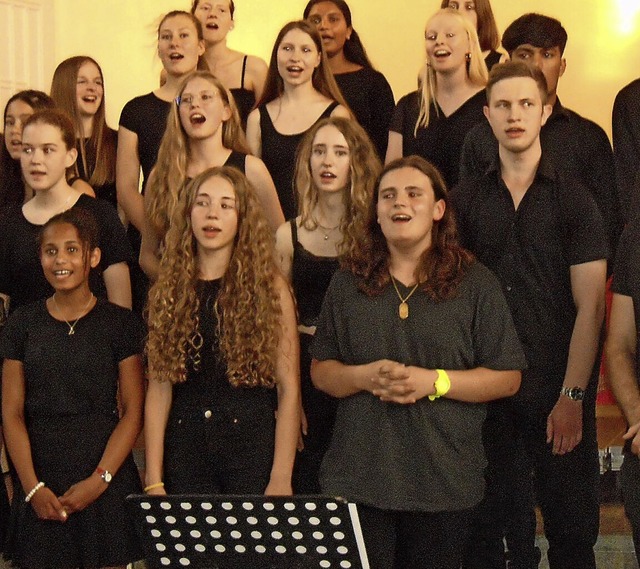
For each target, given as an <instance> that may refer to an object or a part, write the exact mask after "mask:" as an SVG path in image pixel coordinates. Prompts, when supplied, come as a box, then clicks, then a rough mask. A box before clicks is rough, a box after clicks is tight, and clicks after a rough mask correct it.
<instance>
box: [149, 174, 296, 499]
mask: <svg viewBox="0 0 640 569" xmlns="http://www.w3.org/2000/svg"><path fill="white" fill-rule="evenodd" d="M272 239H273V238H272V234H271V232H270V230H269V227H268V225H267V223H266V221H265V219H264V216H263V214H262V212H261V208H260V206H259V204H258V201H257V198H256V196H255V192H254V190H253V188H252V187H251V184H250V183H249V182H248V181H247V179H246V177H245V176H244V175H243V174H241V173H240V172H239V171H238V170H237V169H236V168H232V167H229V166H222V167H219V168H212V169H209V170H206V171H205V172H203V173H202V174H199V175H198V176H197V177H196V178H194V180H192V181H191V182H190V183H189V185H188V186H187V187H186V189H185V191H184V192H182V193H181V194H180V196H179V199H178V204H177V206H176V208H175V210H174V213H173V215H172V218H171V224H170V227H169V231H168V232H167V235H166V239H165V243H166V252H165V254H164V255H163V257H162V259H161V261H160V271H159V275H158V280H157V281H156V283H155V284H154V285H153V286H152V288H151V291H150V293H149V317H148V324H149V339H148V343H147V356H148V367H149V389H148V392H147V401H146V409H145V441H146V465H147V467H146V484H147V487H146V490H147V491H148V492H150V493H164V492H169V493H184V492H194V493H202V494H210V493H224V494H247V493H248V494H260V493H267V494H272V495H286V494H291V493H292V488H291V472H292V469H293V461H294V457H295V449H296V444H297V441H298V433H299V425H300V409H299V401H300V384H299V378H298V366H299V357H298V338H297V334H296V319H295V308H294V303H293V298H292V296H291V293H290V290H289V287H288V285H287V283H286V281H285V279H284V277H283V276H282V274H281V272H280V270H279V269H278V266H277V264H276V262H275V256H274V254H273V245H272ZM274 387H275V391H276V393H277V404H276V402H275V397H274V395H273V388H274ZM276 410H277V418H276V415H275V411H276Z"/></svg>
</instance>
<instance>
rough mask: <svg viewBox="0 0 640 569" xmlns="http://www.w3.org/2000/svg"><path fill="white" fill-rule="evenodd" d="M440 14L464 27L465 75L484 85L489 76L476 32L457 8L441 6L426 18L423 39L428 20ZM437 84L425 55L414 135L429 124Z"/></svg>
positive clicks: (479, 84)
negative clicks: (465, 35)
mask: <svg viewBox="0 0 640 569" xmlns="http://www.w3.org/2000/svg"><path fill="white" fill-rule="evenodd" d="M442 14H446V15H447V16H451V17H452V18H457V19H458V22H459V23H460V24H461V25H462V27H463V28H464V31H465V32H466V34H467V39H468V40H469V57H470V61H467V64H466V65H467V77H468V78H469V81H471V82H472V83H473V84H474V85H477V86H478V87H484V86H485V85H486V84H487V79H488V78H489V71H488V70H487V64H486V63H485V62H484V57H482V50H481V49H480V43H479V42H478V32H476V29H475V28H474V27H473V24H472V23H471V21H470V20H468V19H467V18H465V17H464V16H463V15H462V14H461V13H460V12H458V10H454V9H453V8H443V9H441V10H438V11H437V12H436V13H435V14H433V15H432V16H431V17H430V18H429V19H428V20H427V24H426V25H425V40H426V30H427V26H428V25H429V22H431V20H433V18H435V17H436V16H440V15H442ZM437 84H438V77H437V75H436V72H435V71H434V70H433V67H431V64H430V63H429V58H428V57H427V59H426V61H425V64H424V66H423V67H422V70H421V71H420V84H419V87H418V94H419V95H420V112H419V114H418V120H417V121H416V126H415V129H414V131H413V133H414V136H415V135H416V134H417V132H418V129H419V128H427V127H428V126H429V114H430V107H431V103H433V102H434V101H435V100H436V87H437ZM436 109H437V107H436Z"/></svg>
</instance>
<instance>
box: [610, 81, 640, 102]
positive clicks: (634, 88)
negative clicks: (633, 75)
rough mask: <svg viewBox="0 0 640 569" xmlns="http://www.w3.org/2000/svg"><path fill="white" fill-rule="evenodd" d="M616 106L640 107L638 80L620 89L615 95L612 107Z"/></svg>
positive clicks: (639, 85)
mask: <svg viewBox="0 0 640 569" xmlns="http://www.w3.org/2000/svg"><path fill="white" fill-rule="evenodd" d="M616 105H623V106H627V105H629V106H634V107H638V106H640V78H638V79H634V80H633V81H631V83H629V84H628V85H625V86H624V87H623V88H622V89H620V91H619V92H618V94H617V95H616V99H615V102H614V107H615V106H616Z"/></svg>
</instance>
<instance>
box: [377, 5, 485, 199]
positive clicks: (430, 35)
mask: <svg viewBox="0 0 640 569" xmlns="http://www.w3.org/2000/svg"><path fill="white" fill-rule="evenodd" d="M424 37H425V45H426V52H427V57H426V61H425V64H424V66H423V68H422V71H421V73H420V81H419V85H418V90H417V91H413V92H412V93H409V94H408V95H405V96H404V97H402V99H400V101H398V104H397V105H396V110H395V112H394V114H393V119H392V120H391V125H390V127H389V145H388V146H387V157H386V162H387V163H389V162H391V161H392V160H395V159H396V158H400V157H401V156H411V155H413V154H415V155H417V156H422V157H423V158H425V159H427V160H429V161H430V162H431V163H432V164H434V166H436V167H437V168H438V170H439V171H440V173H441V174H442V176H443V177H444V180H445V182H446V184H447V186H449V187H450V188H451V187H454V186H455V185H456V183H457V181H458V170H459V168H460V154H461V152H462V144H463V142H464V137H465V135H466V134H467V132H469V130H470V129H471V128H472V127H473V126H474V125H476V124H477V123H478V122H480V121H484V120H485V118H484V114H483V110H482V109H483V107H484V105H485V104H486V97H485V94H484V86H485V85H486V83H487V79H488V77H489V73H488V71H487V66H486V65H485V62H484V58H483V57H482V51H481V50H480V44H479V43H478V34H477V33H476V29H475V27H474V25H473V24H472V23H471V21H470V20H469V19H467V18H465V17H464V16H463V15H462V14H461V13H460V12H458V11H457V10H451V9H449V8H446V9H442V10H438V11H437V12H436V13H435V14H434V15H433V16H431V18H429V20H428V21H427V25H426V26H425V32H424Z"/></svg>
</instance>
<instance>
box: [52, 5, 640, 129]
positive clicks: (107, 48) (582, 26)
mask: <svg viewBox="0 0 640 569" xmlns="http://www.w3.org/2000/svg"><path fill="white" fill-rule="evenodd" d="M305 4H306V0H237V9H236V29H235V30H234V31H233V32H232V33H231V35H230V42H229V43H230V45H231V46H232V47H236V48H238V49H242V50H243V51H246V52H248V53H253V54H257V55H260V56H262V57H263V58H264V59H268V57H269V54H270V51H271V47H272V44H273V41H274V39H275V36H276V34H277V32H278V30H279V28H280V27H281V26H282V24H284V23H285V22H287V21H288V20H291V19H296V18H298V17H300V16H301V15H302V10H303V8H304V6H305ZM349 5H350V6H351V10H352V12H353V15H354V27H355V28H356V29H357V30H358V33H359V34H360V35H361V36H362V38H363V42H364V44H365V46H366V48H367V51H368V52H369V55H370V56H371V59H372V60H373V62H374V64H375V65H376V66H377V67H378V69H380V71H382V72H383V73H384V74H385V75H386V76H387V78H388V79H389V82H390V83H391V85H392V87H393V90H394V93H395V95H396V99H397V98H398V97H400V96H402V95H404V94H405V93H407V92H409V91H411V90H413V89H414V88H415V78H416V75H417V71H418V68H419V66H420V65H421V62H422V59H423V50H424V46H423V39H422V38H423V29H424V24H425V21H426V19H427V18H428V16H429V15H430V14H431V13H433V12H434V11H435V10H436V9H437V7H438V6H439V2H438V1H437V0H429V2H424V1H419V0H349ZM188 6H189V2H188V1H185V0H183V1H182V2H180V1H178V2H176V1H171V0H138V1H136V0H126V1H124V0H55V22H54V27H55V37H56V45H55V46H54V51H55V60H56V61H60V60H62V59H64V58H65V57H69V56H71V55H77V54H80V53H84V54H89V55H91V56H93V57H95V58H96V59H97V60H98V61H99V62H100V64H101V65H102V67H103V70H104V73H105V81H106V87H107V103H108V117H109V121H110V123H111V124H112V125H113V126H116V125H117V121H118V117H119V114H120V110H121V108H122V106H123V105H124V103H125V102H126V101H127V100H129V99H130V98H132V97H133V96H135V95H138V94H142V93H146V92H148V91H150V90H151V89H153V88H155V87H156V86H157V80H158V75H159V72H160V65H159V63H158V61H157V58H156V57H155V25H156V24H157V18H158V16H159V15H160V14H161V13H162V12H165V11H168V10H171V9H176V8H186V7H188ZM492 6H493V8H494V12H495V14H496V18H497V20H498V26H499V28H500V30H503V29H504V28H505V26H506V25H508V24H509V23H510V22H511V21H512V20H513V19H515V18H516V17H518V16H520V15H521V14H523V13H525V12H530V11H537V12H540V13H543V14H547V15H550V16H554V17H556V18H559V19H560V20H561V21H562V23H563V25H564V26H565V28H566V29H567V31H568V33H569V43H568V46H567V50H566V52H565V55H566V58H567V61H568V65H567V72H566V74H565V76H564V77H563V79H562V80H561V83H560V87H559V94H560V97H561V99H562V101H563V103H564V104H565V105H566V106H569V107H571V108H573V109H575V110H577V111H579V112H580V113H581V114H583V115H585V116H587V117H589V118H591V119H593V120H595V121H596V122H598V123H599V124H600V125H602V126H603V127H604V128H605V129H606V130H607V132H609V131H610V122H611V107H612V104H613V98H614V97H615V94H616V93H617V91H618V90H619V89H620V88H621V87H622V86H624V85H626V84H627V83H628V82H630V81H631V80H632V79H635V78H636V77H638V76H640V0H562V1H559V0H492Z"/></svg>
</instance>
